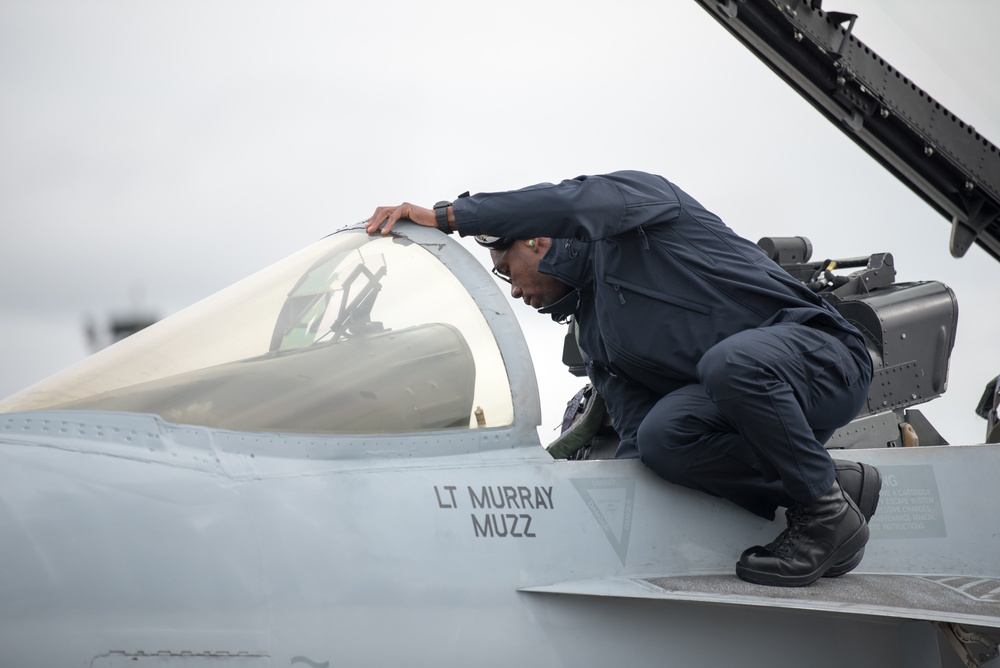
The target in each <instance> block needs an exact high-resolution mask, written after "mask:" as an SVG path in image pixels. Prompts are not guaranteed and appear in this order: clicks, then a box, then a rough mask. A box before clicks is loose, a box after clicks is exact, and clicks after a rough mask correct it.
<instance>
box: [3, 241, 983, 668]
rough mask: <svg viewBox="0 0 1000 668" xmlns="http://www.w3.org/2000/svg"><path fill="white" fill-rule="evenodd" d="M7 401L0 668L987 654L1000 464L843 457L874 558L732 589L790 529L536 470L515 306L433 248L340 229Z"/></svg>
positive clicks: (891, 659) (554, 467) (606, 473)
mask: <svg viewBox="0 0 1000 668" xmlns="http://www.w3.org/2000/svg"><path fill="white" fill-rule="evenodd" d="M331 332H333V333H332V334H331ZM0 411H2V412H3V413H4V414H3V415H2V416H0V425H2V442H0V461H2V465H0V536H2V537H3V539H2V540H3V542H2V544H0V545H2V551H0V665H3V666H25V667H27V666H100V667H105V666H136V667H143V666H186V665H212V666H214V665H220V666H298V665H301V666H342V665H365V666H396V665H415V666H424V665H425V666H441V665H484V666H485V665H489V666H493V665H495V666H509V665H524V666H535V665H537V666H553V665H566V666H597V665H609V664H610V665H629V666H647V665H649V666H654V665H655V666H662V665H677V666H688V665H740V666H801V665H809V666H831V667H833V666H845V665H850V666H879V667H880V668H886V667H889V666H900V667H903V666H906V667H907V668H910V667H913V666H917V667H923V666H928V667H929V666H962V665H966V664H965V663H963V662H962V660H960V658H959V653H958V652H956V651H955V649H953V647H952V644H951V642H949V641H948V639H947V635H948V634H950V635H962V634H966V635H964V637H965V638H966V644H967V645H968V646H969V647H971V648H973V656H978V654H976V653H975V652H976V651H977V649H976V648H978V650H980V652H979V653H981V654H987V655H988V654H989V652H991V651H993V649H994V648H995V644H994V643H995V642H996V640H997V639H998V638H1000V559H998V555H1000V517H998V515H997V513H996V511H995V509H996V508H997V507H998V505H1000V498H998V496H1000V495H998V488H997V486H996V484H995V478H996V473H995V472H996V471H997V470H998V468H1000V446H997V445H974V446H941V447H912V448H880V449H871V450H859V449H850V450H844V451H842V452H840V453H839V455H838V456H840V457H841V458H844V459H858V460H863V461H865V462H868V463H871V464H874V465H875V466H877V467H879V468H880V469H881V471H882V474H883V477H884V486H883V489H882V499H881V504H880V508H879V511H878V513H877V514H876V517H875V518H873V521H872V539H871V541H870V543H869V545H868V548H867V553H866V555H865V558H864V560H863V562H862V563H861V565H860V567H859V568H858V569H857V570H856V571H855V572H852V573H850V574H848V575H845V576H842V577H840V578H836V579H823V580H821V581H820V582H819V583H817V584H815V585H813V586H811V587H806V588H796V589H782V588H772V587H763V586H756V585H751V584H747V583H744V582H741V581H739V580H738V579H737V578H736V576H735V575H734V572H733V568H734V564H735V561H736V559H737V558H738V557H739V554H740V552H741V551H742V550H743V549H744V548H746V547H747V546H749V545H753V544H763V543H767V542H769V541H770V540H771V539H773V538H774V536H775V535H776V534H777V533H778V532H779V531H780V530H781V528H782V526H783V522H782V519H781V517H779V518H778V519H777V520H776V521H775V522H768V521H765V520H762V519H760V518H758V517H756V516H753V515H750V514H749V513H746V512H745V511H743V510H740V509H738V508H737V507H735V506H733V505H731V504H729V503H728V502H725V501H722V500H718V499H714V498H712V497H710V496H707V495H704V494H701V493H697V492H693V491H690V490H687V489H684V488H681V487H677V486H674V485H671V484H668V483H666V482H664V481H662V480H661V479H659V478H657V477H656V476H655V475H653V474H651V473H650V472H649V471H647V470H646V469H645V467H644V466H643V465H642V464H641V463H640V462H638V461H634V460H633V461H615V460H597V461H567V460H557V459H554V458H553V457H552V456H550V455H549V454H548V452H547V451H546V449H545V448H543V447H542V445H541V444H540V443H539V440H538V436H537V431H536V426H537V425H538V424H539V423H540V411H539V397H538V393H537V386H536V382H535V377H534V371H533V368H532V365H531V360H530V357H529V354H528V349H527V347H526V344H525V341H524V339H523V336H522V334H521V331H520V328H519V326H518V324H517V321H516V319H515V317H514V315H513V313H512V311H511V310H510V307H509V305H508V302H507V301H506V299H505V298H504V295H503V294H502V293H501V292H500V289H499V288H498V286H497V285H496V284H495V283H494V281H493V279H492V277H491V276H490V275H489V273H488V272H487V271H485V270H484V268H483V267H482V265H481V264H480V263H479V262H478V261H477V260H476V259H475V258H474V257H473V256H472V255H471V254H470V253H469V252H468V251H466V250H465V249H464V247H462V245H460V244H459V243H457V242H456V241H455V240H454V239H453V238H451V237H448V236H446V235H443V234H441V233H440V232H439V231H437V230H435V229H429V228H423V227H418V226H415V225H412V224H406V223H404V224H402V225H400V226H399V227H398V228H397V233H395V234H393V235H391V236H390V237H381V236H369V235H367V234H366V233H365V232H364V231H363V230H362V229H360V228H358V227H355V228H351V229H347V230H344V231H342V232H339V233H337V234H334V235H331V236H330V237H327V238H326V239H324V240H321V241H320V242H317V243H316V244H314V245H313V246H311V247H309V248H307V249H305V250H304V251H302V252H300V253H298V254H296V255H295V256H293V257H292V258H290V259H288V260H286V261H283V262H282V263H279V264H278V265H275V266H274V267H272V268H270V269H268V270H265V271H264V272H261V273H259V274H256V275H254V276H252V277H250V278H248V279H246V280H245V281H243V282H241V283H239V284H237V285H236V286H234V287H232V288H230V289H228V290H225V291H223V292H222V293H220V294H218V295H216V296H214V297H211V298H209V299H208V300H205V301H204V302H202V303H200V304H197V305H195V306H193V307H190V308H189V309H187V310H186V311H183V312H181V313H179V314H177V315H175V316H172V317H170V318H168V319H166V320H164V321H162V322H161V323H158V324H157V325H154V326H153V327H151V328H148V329H146V330H143V331H142V332H139V333H138V334H135V335H133V336H132V337H129V338H128V339H126V340H124V341H122V342H120V343H118V344H116V345H114V346H112V347H111V348H108V349H106V350H104V351H102V352H100V353H98V354H96V355H94V356H92V357H90V358H88V359H87V360H84V361H83V362H81V363H80V364H78V365H77V366H76V367H72V368H71V369H69V370H67V371H66V372H63V374H61V375H57V376H56V377H53V378H52V379H50V380H48V381H44V382H42V383H40V384H38V385H36V386H33V387H32V388H29V389H28V390H25V391H24V392H22V393H20V394H18V395H15V396H14V397H11V398H9V399H7V400H6V401H5V402H3V403H2V404H0ZM969 634H972V635H969ZM975 634H980V635H975ZM976 638H978V639H979V641H981V643H982V646H981V647H980V646H979V645H976V644H975V642H974V641H975V639H976ZM961 646H962V647H965V646H966V645H961ZM989 665H995V664H994V663H993V662H992V661H991V662H990V664H989Z"/></svg>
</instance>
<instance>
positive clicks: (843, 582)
mask: <svg viewBox="0 0 1000 668" xmlns="http://www.w3.org/2000/svg"><path fill="white" fill-rule="evenodd" d="M520 591H523V592H530V593H539V594H563V595H567V594H568V595H576V596H608V597H617V598H644V599H660V600H670V601H697V602H702V603H720V604H725V605H747V606H760V607H770V608H773V607H780V608H788V609H795V610H809V611H816V612H833V613H840V614H851V615H865V616H875V617H894V618H906V619H917V620H926V621H935V622H950V623H956V624H972V625H976V626H986V627H992V628H1000V580H997V579H995V578H975V577H968V576H947V575H902V574H899V575H896V574H861V573H854V574H851V575H850V576H847V577H841V578H835V579H834V578H831V579H821V580H820V581H819V582H816V583H815V584H813V585H811V586H809V587H789V588H783V587H766V586H762V585H755V584H751V583H749V582H743V581H742V580H740V579H738V578H736V577H734V576H732V575H728V574H727V575H674V576H666V577H655V576H653V577H616V578H607V579H596V580H580V581H575V582H562V583H558V584H553V585H545V586H541V587H526V588H523V589H521V590H520Z"/></svg>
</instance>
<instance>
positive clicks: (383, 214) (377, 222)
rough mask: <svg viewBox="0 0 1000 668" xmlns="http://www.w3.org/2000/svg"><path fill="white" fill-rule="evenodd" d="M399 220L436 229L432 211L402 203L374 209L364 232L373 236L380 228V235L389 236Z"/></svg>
mask: <svg viewBox="0 0 1000 668" xmlns="http://www.w3.org/2000/svg"><path fill="white" fill-rule="evenodd" d="M401 218H405V219H407V220H412V221H413V222H414V223H416V224H417V225H424V226H425V227H437V220H436V219H435V217H434V209H425V208H424V207H422V206H417V205H416V204H410V203H409V202H403V203H402V204H400V205H399V206H380V207H379V208H377V209H375V213H373V214H372V217H371V218H369V219H368V223H367V224H366V225H365V230H366V231H367V232H368V234H374V233H375V232H377V231H378V228H379V227H381V228H382V234H389V232H390V231H392V226H393V225H395V224H396V221H398V220H400V219H401Z"/></svg>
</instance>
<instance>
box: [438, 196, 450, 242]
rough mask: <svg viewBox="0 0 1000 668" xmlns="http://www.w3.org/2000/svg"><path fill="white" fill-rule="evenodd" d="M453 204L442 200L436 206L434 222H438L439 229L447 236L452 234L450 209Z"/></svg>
mask: <svg viewBox="0 0 1000 668" xmlns="http://www.w3.org/2000/svg"><path fill="white" fill-rule="evenodd" d="M449 206H451V202H448V201H445V200H442V201H440V202H438V203H437V204H435V205H434V220H436V221H437V226H438V229H439V230H441V231H442V232H444V233H445V234H451V225H449V224H448V207H449Z"/></svg>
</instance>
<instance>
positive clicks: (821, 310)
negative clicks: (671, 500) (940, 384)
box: [453, 171, 872, 518]
mask: <svg viewBox="0 0 1000 668" xmlns="http://www.w3.org/2000/svg"><path fill="white" fill-rule="evenodd" d="M453 209H454V212H455V219H456V222H457V229H458V231H459V233H460V234H462V235H470V234H488V235H495V236H506V237H512V238H514V239H531V238H534V237H550V238H552V240H553V243H552V246H551V248H550V249H549V251H548V253H546V255H545V257H544V258H543V259H542V262H541V264H540V265H539V271H541V272H543V273H546V274H549V275H552V276H554V277H555V278H558V279H559V280H560V281H562V282H564V283H566V284H568V285H570V286H572V287H573V288H575V290H574V291H573V292H571V293H570V294H569V295H567V297H566V298H564V299H562V300H560V302H558V303H557V304H555V305H553V306H552V307H550V308H548V309H543V310H544V311H547V312H550V313H552V314H553V317H557V318H558V317H564V316H566V315H570V314H572V315H574V317H575V318H576V321H577V323H578V327H579V342H580V347H581V349H582V350H583V353H584V359H585V361H586V362H587V369H588V374H589V376H590V378H591V380H592V382H593V383H594V385H595V387H596V388H597V390H598V391H599V392H600V393H601V395H602V396H603V397H604V398H605V400H606V402H607V404H608V408H609V412H610V414H611V417H612V423H613V425H614V427H615V429H616V431H617V432H618V434H619V436H620V437H621V445H620V447H619V450H618V453H617V454H618V456H619V457H635V456H638V457H640V458H641V459H642V461H643V462H644V463H645V464H646V465H648V466H649V467H650V468H651V469H653V470H654V471H655V472H656V473H657V474H659V475H660V476H662V477H663V478H665V479H667V480H670V481H672V482H674V483H677V484H681V485H685V486H687V487H692V488H694V489H699V490H702V491H705V492H708V493H710V494H714V495H717V496H722V497H724V498H727V499H730V500H731V501H733V502H735V503H737V504H738V505H740V506H742V507H744V508H746V509H748V510H750V511H751V512H754V513H756V514H758V515H761V516H763V517H768V518H773V517H774V511H775V508H776V506H788V505H790V504H791V503H792V502H795V501H799V502H809V501H814V500H816V499H818V498H819V497H821V496H823V495H824V494H825V493H826V492H827V491H828V490H829V489H830V487H831V486H832V485H833V481H834V478H835V475H834V468H833V463H832V460H831V459H830V457H829V455H828V454H827V452H826V450H825V448H824V447H823V444H824V443H825V442H826V440H827V439H829V437H830V436H831V435H832V434H833V432H834V431H835V430H836V429H837V428H839V427H841V426H842V425H844V424H846V423H847V422H849V421H850V420H851V419H852V418H853V417H854V416H855V415H857V414H858V412H859V411H860V410H861V408H862V406H863V405H864V403H865V401H866V400H867V396H868V389H869V385H870V383H871V377H872V362H871V357H870V355H869V353H868V350H867V348H866V347H865V344H864V340H863V338H862V337H861V334H860V333H859V332H858V331H857V330H856V329H855V328H854V327H853V326H852V325H850V324H849V323H848V322H847V321H846V320H844V318H843V317H841V315H840V314H839V313H837V311H836V310H834V309H833V308H832V307H831V306H830V305H829V304H827V303H826V302H825V301H824V300H823V299H821V298H819V297H818V296H817V295H815V294H814V293H813V292H812V291H810V290H809V289H808V288H806V287H805V286H803V285H802V284H801V283H800V282H799V281H797V280H795V279H793V278H792V277H791V276H789V275H788V274H787V273H786V272H785V271H783V270H782V269H781V268H780V267H778V266H777V265H776V264H775V263H774V262H772V261H771V260H770V259H769V258H767V256H766V255H764V252H763V251H762V250H761V249H760V248H759V247H758V246H757V245H756V244H754V243H752V242H750V241H748V240H746V239H743V238H742V237H740V236H739V235H737V234H736V233H735V232H733V231H732V230H731V229H730V228H728V227H727V226H726V225H725V224H724V223H723V222H722V221H721V220H720V219H719V218H718V217H717V216H715V215H714V214H712V213H711V212H709V211H708V210H707V209H705V208H704V207H703V206H701V205H700V204H699V203H698V202H696V201H695V200H694V199H693V198H691V197H690V196H689V195H687V194H686V193H685V192H683V191H682V190H680V189H679V188H678V187H677V186H675V185H674V184H672V183H670V182H669V181H667V180H666V179H664V178H663V177H660V176H655V175H652V174H646V173H643V172H635V171H626V172H615V173H613V174H607V175H603V176H581V177H578V178H576V179H571V180H567V181H563V182H562V183H559V184H539V185H537V186H531V187H528V188H524V189H521V190H515V191H509V192H501V193H480V194H477V195H472V196H467V197H461V198H459V199H458V200H456V201H455V202H453Z"/></svg>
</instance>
